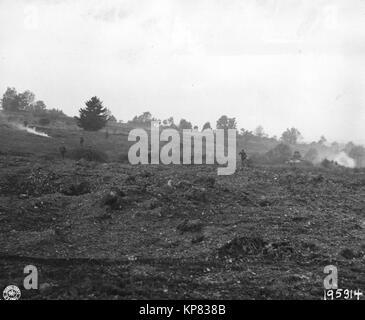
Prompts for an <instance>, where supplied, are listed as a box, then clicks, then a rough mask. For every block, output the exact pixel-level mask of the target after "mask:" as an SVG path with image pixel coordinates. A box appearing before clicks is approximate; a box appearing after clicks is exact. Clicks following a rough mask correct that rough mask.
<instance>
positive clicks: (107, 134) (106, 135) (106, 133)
mask: <svg viewBox="0 0 365 320" xmlns="http://www.w3.org/2000/svg"><path fill="white" fill-rule="evenodd" d="M108 138H109V131H108V130H106V131H105V139H108Z"/></svg>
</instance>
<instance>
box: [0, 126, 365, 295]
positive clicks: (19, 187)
mask: <svg viewBox="0 0 365 320" xmlns="http://www.w3.org/2000/svg"><path fill="white" fill-rule="evenodd" d="M6 130H10V129H6ZM2 132H3V133H4V131H2ZM16 135H18V136H16ZM16 135H15V136H13V139H12V141H9V140H8V139H7V138H6V136H4V135H2V137H1V138H0V143H1V144H0V145H1V146H2V149H1V151H2V152H1V154H0V270H1V271H0V286H1V288H0V289H3V288H4V287H5V286H7V285H9V284H15V285H18V286H19V287H20V288H21V289H22V298H25V299H79V298H81V299H322V298H323V289H324V288H323V279H324V278H325V276H326V274H324V271H323V269H324V267H325V266H326V265H335V266H336V267H337V268H338V277H339V280H338V282H339V288H341V289H352V290H354V289H360V290H362V291H363V292H364V291H365V256H364V252H365V232H364V231H365V170H364V169H347V168H336V169H324V168H319V167H290V166H255V165H253V166H250V167H246V168H243V169H242V168H238V169H237V171H236V173H235V174H234V175H231V176H218V175H217V171H216V169H217V166H215V165H168V166H165V165H161V166H156V165H135V166H132V165H129V164H125V163H120V162H117V161H110V162H108V163H99V162H93V161H86V160H83V159H82V160H72V159H65V160H62V159H60V156H59V155H57V147H58V144H59V141H60V140H57V142H55V139H56V138H52V139H51V138H49V139H48V138H44V137H37V136H32V135H29V134H27V133H25V132H24V133H23V132H22V133H18V132H16ZM75 137H76V135H75V136H70V137H68V138H69V139H70V140H69V141H71V142H72V141H73V142H72V143H74V144H75V143H76V142H75V141H77V139H76V138H75ZM72 139H73V140H72ZM111 139H113V137H112V138H111ZM115 139H116V138H115ZM110 141H113V140H110ZM71 142H70V144H72V143H71ZM108 143H112V142H108ZM22 144H23V145H22ZM21 146H23V147H21ZM15 150H16V151H15ZM35 150H42V151H44V150H45V152H44V153H42V154H40V153H38V152H36V151H35ZM50 150H53V151H52V152H53V153H52V152H51V151H50ZM55 150H56V151H55ZM47 154H48V156H47ZM29 264H32V265H35V266H36V267H37V268H38V272H39V290H23V279H24V277H25V274H24V273H23V269H24V267H25V266H26V265H29Z"/></svg>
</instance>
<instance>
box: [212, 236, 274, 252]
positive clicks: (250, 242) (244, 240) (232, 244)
mask: <svg viewBox="0 0 365 320" xmlns="http://www.w3.org/2000/svg"><path fill="white" fill-rule="evenodd" d="M266 244H267V243H266V242H265V241H264V240H263V239H262V238H260V237H235V238H233V239H232V240H231V241H229V242H228V243H226V244H225V245H223V246H222V247H221V248H219V249H218V253H219V255H220V256H233V257H238V256H244V255H256V254H260V253H262V252H263V250H264V248H265V246H266Z"/></svg>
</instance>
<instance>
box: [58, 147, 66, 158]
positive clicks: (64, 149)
mask: <svg viewBox="0 0 365 320" xmlns="http://www.w3.org/2000/svg"><path fill="white" fill-rule="evenodd" d="M66 151H67V150H66V147H65V145H64V144H63V145H62V146H60V154H61V157H62V159H65V154H66Z"/></svg>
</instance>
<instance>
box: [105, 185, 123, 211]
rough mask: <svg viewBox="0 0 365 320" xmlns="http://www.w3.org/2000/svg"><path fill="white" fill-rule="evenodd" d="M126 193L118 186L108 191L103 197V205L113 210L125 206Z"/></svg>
mask: <svg viewBox="0 0 365 320" xmlns="http://www.w3.org/2000/svg"><path fill="white" fill-rule="evenodd" d="M124 197H125V193H124V192H123V191H121V190H119V189H117V188H115V189H113V190H111V191H109V192H108V193H106V194H105V195H104V196H103V198H102V199H101V206H109V207H110V209H112V210H120V209H122V208H123V204H124V200H123V198H124Z"/></svg>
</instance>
